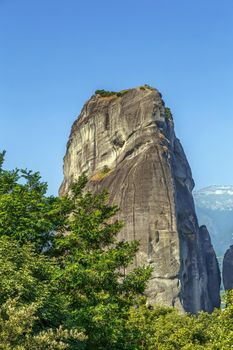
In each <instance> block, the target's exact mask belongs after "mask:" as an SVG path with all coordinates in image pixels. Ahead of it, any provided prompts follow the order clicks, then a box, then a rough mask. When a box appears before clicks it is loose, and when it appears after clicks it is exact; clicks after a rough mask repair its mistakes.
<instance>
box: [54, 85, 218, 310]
mask: <svg viewBox="0 0 233 350" xmlns="http://www.w3.org/2000/svg"><path fill="white" fill-rule="evenodd" d="M83 172H86V173H87V175H88V177H89V178H90V181H89V187H90V188H92V189H94V190H101V189H103V188H107V189H108V191H109V194H110V201H111V202H113V203H115V204H118V206H119V207H120V211H119V214H118V216H119V219H121V220H123V221H124V223H125V226H124V228H123V229H122V231H121V232H120V234H119V239H126V240H129V241H131V240H135V239H136V240H139V241H140V251H139V253H138V255H137V257H136V259H135V262H134V264H135V265H139V264H144V263H146V264H150V265H151V266H152V267H153V274H152V278H151V280H150V283H149V286H148V289H147V295H148V298H149V300H150V301H151V302H156V303H161V304H165V305H173V306H176V307H178V308H180V309H183V310H186V311H189V312H192V313H196V312H198V311H199V310H206V311H212V310H213V308H214V307H218V306H219V281H220V277H219V270H218V264H217V261H216V257H215V253H214V250H213V248H212V246H211V242H210V238H209V234H208V231H207V230H206V229H203V228H201V229H200V228H199V226H198V222H197V218H196V214H195V208H194V202H193V197H192V189H193V187H194V182H193V179H192V175H191V170H190V167H189V164H188V162H187V159H186V157H185V154H184V151H183V148H182V146H181V144H180V142H179V140H178V139H177V138H176V136H175V132H174V125H173V119H172V115H171V112H170V110H169V109H168V108H166V107H165V106H164V102H163V100H162V98H161V94H160V93H159V92H158V91H157V90H156V89H152V88H150V87H148V86H144V87H141V88H135V89H130V90H128V91H123V92H121V93H118V94H105V93H103V92H100V93H99V94H96V95H94V96H92V97H91V99H90V100H89V101H88V102H87V103H86V104H85V105H84V107H83V109H82V112H81V114H80V116H79V118H78V119H77V120H76V121H75V122H74V124H73V127H72V130H71V134H70V138H69V142H68V144H67V152H66V155H65V158H64V181H63V183H62V186H61V189H60V194H61V195H62V194H64V193H67V191H68V188H69V185H70V184H71V183H72V181H74V180H75V179H77V178H78V176H79V175H81V174H82V173H83ZM212 288H213V290H214V292H213V290H212Z"/></svg>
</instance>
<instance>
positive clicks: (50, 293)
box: [0, 154, 233, 350]
mask: <svg viewBox="0 0 233 350" xmlns="http://www.w3.org/2000/svg"><path fill="white" fill-rule="evenodd" d="M3 158H4V155H3V154H2V155H1V162H0V163H1V166H0V350H1V349H3V350H29V349H30V350H34V349H35V350H43V349H51V350H62V349H68V350H74V349H80V350H81V349H87V350H92V349H93V350H94V349H95V350H117V349H119V350H121V349H122V350H137V349H138V350H178V349H183V350H191V349H197V350H202V349H203V350H204V349H207V350H228V349H232V346H233V293H232V292H229V293H228V295H227V300H226V305H227V307H226V309H225V310H224V311H221V310H216V311H215V312H214V313H213V314H207V313H200V314H198V315H195V316H191V315H188V314H179V313H178V312H177V311H176V310H175V309H173V308H165V307H159V306H154V307H148V306H147V305H146V300H145V298H144V296H143V292H144V290H145V287H146V282H147V280H148V278H149V277H150V273H151V270H150V268H147V267H140V268H136V269H129V268H128V267H129V266H130V264H131V262H132V261H133V259H134V257H135V254H136V252H137V250H138V242H131V243H128V242H125V241H121V242H119V241H117V239H116V236H117V233H118V232H119V230H120V229H121V227H122V223H121V222H119V221H117V220H115V221H114V220H113V217H114V215H115V214H116V213H117V210H118V209H117V207H116V206H112V205H108V204H107V203H108V195H107V193H106V192H102V193H97V194H92V193H90V192H88V191H84V189H85V186H86V182H87V179H86V177H85V176H82V177H80V178H79V181H78V182H77V183H75V184H73V186H72V188H71V189H70V195H69V197H64V198H57V197H47V196H46V185H45V184H44V183H42V182H41V181H40V177H39V174H38V173H35V174H34V173H31V172H28V171H24V170H23V171H22V170H13V171H7V170H3V168H2V165H3ZM129 271H130V272H129Z"/></svg>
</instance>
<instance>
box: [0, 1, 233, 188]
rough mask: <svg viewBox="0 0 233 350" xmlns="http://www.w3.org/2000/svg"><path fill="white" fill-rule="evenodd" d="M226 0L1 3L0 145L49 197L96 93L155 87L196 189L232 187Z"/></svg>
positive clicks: (231, 10) (232, 34)
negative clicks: (37, 175) (33, 173)
mask: <svg viewBox="0 0 233 350" xmlns="http://www.w3.org/2000/svg"><path fill="white" fill-rule="evenodd" d="M232 18H233V1H232V0H221V1H215V0H143V1H141V0H124V1H123V0H118V1H109V0H108V1H107V0H98V1H96V0H85V1H79V0H20V1H19V0H0V45H1V49H0V122H1V124H0V149H6V150H7V160H6V166H7V167H8V168H13V167H16V166H17V167H20V168H22V167H27V168H29V169H33V170H39V171H40V172H41V174H42V176H43V179H44V180H46V181H48V183H49V192H50V193H53V194H56V193H57V189H58V186H59V184H60V183H61V181H62V158H63V156H64V153H65V145H66V142H67V139H68V135H69V132H70V128H71V124H72V122H73V121H74V120H75V118H76V117H77V115H78V114H79V112H80V109H81V107H82V105H83V103H84V102H85V101H86V100H87V99H88V98H89V97H90V96H91V95H92V94H93V92H94V91H95V90H96V89H101V88H104V89H110V90H120V89H124V88H128V87H134V86H138V85H142V84H145V83H147V84H149V85H152V86H154V87H156V88H158V89H159V90H160V91H161V92H162V94H163V97H164V100H165V102H166V104H167V105H168V106H169V107H170V108H171V109H172V111H173V115H174V119H175V127H176V133H177V136H178V137H179V138H180V139H181V142H182V144H183V146H184V149H185V152H186V154H187V157H188V160H189V162H190V165H191V168H192V171H193V177H194V180H195V182H196V188H201V187H204V186H207V185H212V184H233V161H232V154H233V25H232Z"/></svg>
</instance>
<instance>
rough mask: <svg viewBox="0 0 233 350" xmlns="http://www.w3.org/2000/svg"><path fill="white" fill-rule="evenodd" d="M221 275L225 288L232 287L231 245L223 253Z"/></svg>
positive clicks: (232, 252) (232, 246)
mask: <svg viewBox="0 0 233 350" xmlns="http://www.w3.org/2000/svg"><path fill="white" fill-rule="evenodd" d="M222 276H223V285H224V288H225V290H230V289H233V245H231V246H230V248H229V249H228V250H227V251H226V253H225V255H224V258H223V272H222Z"/></svg>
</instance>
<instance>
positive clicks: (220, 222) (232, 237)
mask: <svg viewBox="0 0 233 350" xmlns="http://www.w3.org/2000/svg"><path fill="white" fill-rule="evenodd" d="M193 195H194V200H195V205H196V212H197V216H198V220H199V224H200V225H206V226H207V228H208V230H209V232H210V235H211V238H212V243H213V245H214V248H215V251H216V254H217V256H218V258H219V260H220V262H221V260H222V257H223V255H224V253H225V251H226V250H227V249H228V248H229V246H230V245H232V244H233V186H209V187H206V188H203V189H201V190H199V191H195V192H194V193H193Z"/></svg>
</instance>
